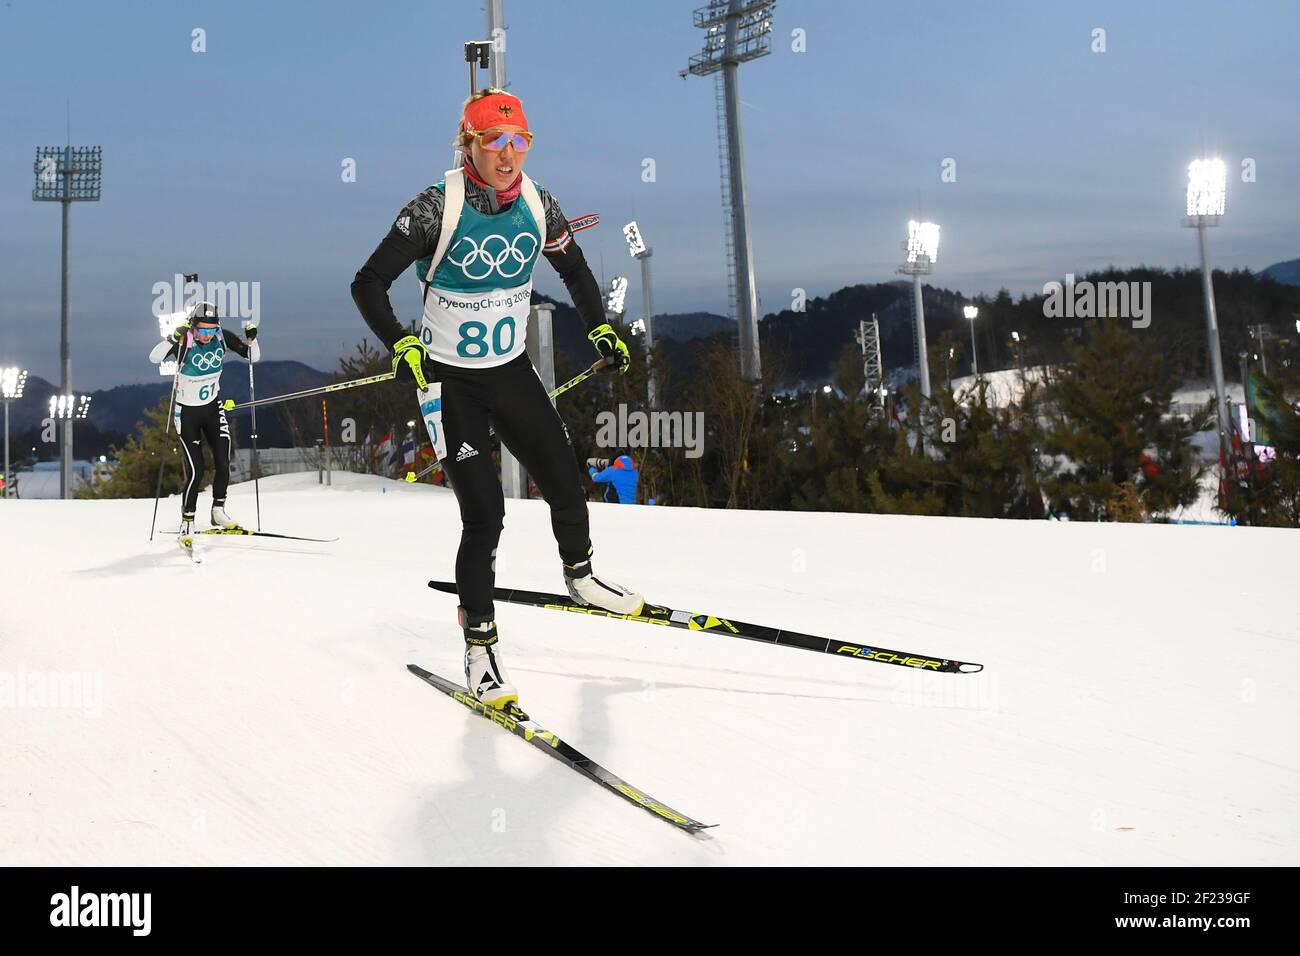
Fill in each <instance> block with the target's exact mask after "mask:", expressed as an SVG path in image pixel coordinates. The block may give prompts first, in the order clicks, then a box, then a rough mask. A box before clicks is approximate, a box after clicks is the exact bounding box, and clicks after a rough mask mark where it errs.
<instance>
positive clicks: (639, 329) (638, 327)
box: [628, 319, 645, 335]
mask: <svg viewBox="0 0 1300 956" xmlns="http://www.w3.org/2000/svg"><path fill="white" fill-rule="evenodd" d="M628 331H630V332H631V333H632V334H633V335H645V319H634V320H633V321H632V324H631V325H629V326H628Z"/></svg>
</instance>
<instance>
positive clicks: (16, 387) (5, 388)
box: [0, 365, 27, 498]
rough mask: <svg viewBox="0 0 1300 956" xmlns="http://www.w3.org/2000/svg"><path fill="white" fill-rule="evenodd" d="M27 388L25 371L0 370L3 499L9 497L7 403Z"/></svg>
mask: <svg viewBox="0 0 1300 956" xmlns="http://www.w3.org/2000/svg"><path fill="white" fill-rule="evenodd" d="M26 387H27V369H25V368H18V367H17V366H15V365H11V366H9V367H8V368H0V396H3V398H4V403H5V473H4V481H3V482H0V485H3V488H4V497H6V498H8V497H9V484H10V482H9V403H10V402H16V401H17V400H18V399H20V398H22V397H23V389H24V388H26Z"/></svg>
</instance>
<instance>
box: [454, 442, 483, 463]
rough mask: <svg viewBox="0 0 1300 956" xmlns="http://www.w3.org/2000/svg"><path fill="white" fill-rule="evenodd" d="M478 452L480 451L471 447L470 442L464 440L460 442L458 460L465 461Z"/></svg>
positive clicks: (457, 453)
mask: <svg viewBox="0 0 1300 956" xmlns="http://www.w3.org/2000/svg"><path fill="white" fill-rule="evenodd" d="M477 454H478V452H477V451H475V450H474V449H473V448H471V447H470V444H469V442H467V441H463V442H461V443H460V451H458V452H456V460H457V461H464V460H465V459H466V458H473V457H474V456H475V455H477Z"/></svg>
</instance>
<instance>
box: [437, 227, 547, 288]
mask: <svg viewBox="0 0 1300 956" xmlns="http://www.w3.org/2000/svg"><path fill="white" fill-rule="evenodd" d="M525 240H526V241H527V243H530V244H531V248H529V250H528V254H527V255H525V254H524V253H523V251H522V250H521V247H520V243H521V242H524V241H525ZM462 243H468V244H469V248H468V250H466V251H465V253H464V255H463V257H462V258H460V259H457V258H455V256H454V253H455V252H456V250H458V249H460V247H461V245H462ZM496 244H499V245H500V246H501V251H500V252H497V253H496V254H493V252H492V250H491V249H489V245H493V247H494V248H495V245H496ZM537 246H538V241H537V237H536V236H535V235H533V234H532V233H531V232H521V233H519V235H517V236H515V238H514V241H513V242H509V241H507V240H506V237H505V236H502V235H499V234H496V233H494V234H492V235H490V236H488V237H486V238H485V239H484V240H483V243H482V245H480V244H479V243H477V242H475V241H474V239H473V238H472V237H470V236H461V238H460V239H459V240H458V241H457V242H456V244H455V245H454V246H452V247H451V248H450V249H448V250H447V255H446V257H445V258H446V260H447V261H448V262H450V263H451V264H452V265H454V266H456V267H458V268H459V269H460V271H461V272H462V273H464V275H465V278H467V279H474V280H481V279H486V278H488V277H489V276H490V275H492V273H493V272H495V273H496V274H497V275H499V276H500V277H501V278H503V279H513V278H514V277H515V276H517V275H519V274H520V273H521V272H523V271H524V266H526V265H528V263H529V262H530V261H531V260H532V258H533V256H534V255H536V253H537ZM512 260H513V262H514V263H515V268H514V271H512V272H507V271H506V270H505V269H503V268H502V266H504V265H507V264H508V263H509V262H511V261H512ZM471 269H472V270H473V271H471Z"/></svg>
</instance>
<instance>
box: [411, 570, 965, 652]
mask: <svg viewBox="0 0 1300 956" xmlns="http://www.w3.org/2000/svg"><path fill="white" fill-rule="evenodd" d="M429 587H431V588H433V589H434V590H435V591H444V592H446V593H447V594H455V593H456V585H455V583H454V582H452V581H430V582H429ZM492 597H493V598H494V599H496V600H498V601H505V602H506V603H508V604H525V605H528V606H530V607H542V608H549V609H550V610H553V611H572V612H573V613H575V614H588V615H591V616H593V617H608V618H614V619H616V620H621V621H640V622H642V623H644V624H659V625H662V626H666V627H676V628H681V629H682V630H687V631H700V632H704V633H707V634H717V635H720V636H722V637H738V638H741V639H743V640H747V641H759V642H760V643H763V644H776V645H778V646H781V647H798V648H801V649H803V650H805V651H815V652H817V653H820V654H831V655H834V656H835V657H849V658H854V659H857V660H864V661H876V662H877V663H880V664H896V665H898V666H900V667H912V668H915V669H917V670H924V671H934V672H936V673H941V674H978V673H979V672H980V671H982V670H983V669H984V665H983V664H971V663H967V662H965V661H954V660H947V659H945V658H942V657H931V656H930V655H928V654H915V653H912V652H910V651H891V650H889V649H888V648H884V647H873V646H871V645H867V644H854V643H853V642H851V641H841V640H834V639H832V638H829V637H819V636H817V635H816V634H803V633H800V632H799V631H787V630H784V629H782V628H777V627H767V626H765V625H762V624H747V623H746V622H744V621H736V620H731V619H729V618H725V617H720V616H718V615H715V614H697V613H692V612H690V611H678V610H675V609H673V608H670V607H664V606H662V605H659V604H650V603H647V604H646V605H645V607H643V608H642V609H641V612H640V613H639V614H616V613H615V612H613V611H606V610H605V609H604V608H599V607H591V606H589V605H586V604H579V603H578V602H576V601H574V600H573V599H572V598H571V597H569V596H568V595H567V594H548V593H545V592H542V591H523V590H518V589H512V588H497V589H496V590H495V591H494V592H493V594H492Z"/></svg>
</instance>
